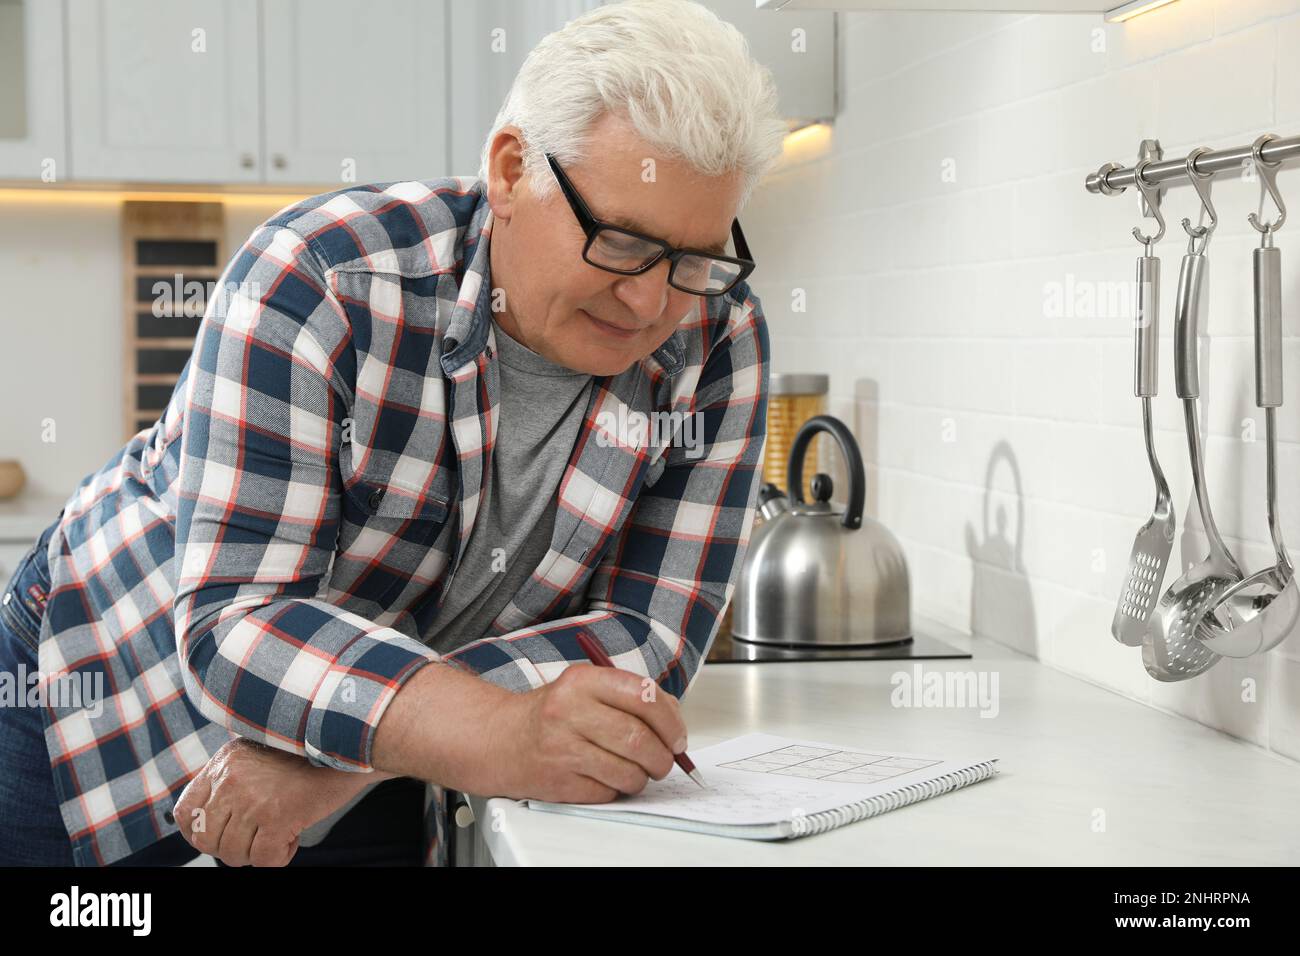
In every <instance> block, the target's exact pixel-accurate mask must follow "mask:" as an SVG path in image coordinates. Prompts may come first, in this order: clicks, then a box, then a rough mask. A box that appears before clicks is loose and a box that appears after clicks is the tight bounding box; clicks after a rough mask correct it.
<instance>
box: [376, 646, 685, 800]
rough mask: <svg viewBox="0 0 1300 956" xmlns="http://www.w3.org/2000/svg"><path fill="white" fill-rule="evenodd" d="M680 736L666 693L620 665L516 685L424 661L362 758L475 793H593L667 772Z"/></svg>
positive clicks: (607, 796) (634, 786)
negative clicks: (369, 753) (368, 753)
mask: <svg viewBox="0 0 1300 956" xmlns="http://www.w3.org/2000/svg"><path fill="white" fill-rule="evenodd" d="M685 746H686V725H685V724H684V723H683V722H682V716H681V712H680V710H679V708H678V703H677V698H676V697H674V696H673V695H672V694H670V693H668V692H667V691H664V690H663V689H662V688H660V687H659V686H658V685H657V684H656V683H655V682H654V681H652V680H650V679H649V678H647V677H641V676H639V675H637V674H633V673H631V672H630V671H625V670H619V669H617V668H613V667H596V666H595V665H592V664H586V663H582V664H573V665H571V666H569V667H567V668H565V670H563V671H562V672H561V673H560V675H559V677H557V678H556V679H555V680H553V681H551V682H550V683H549V684H546V685H544V686H542V687H538V688H536V689H534V690H530V691H522V692H515V691H509V690H506V689H505V688H502V687H497V686H496V685H494V684H491V683H489V682H488V681H485V680H483V679H482V678H481V677H478V676H477V675H474V674H470V673H466V672H464V671H461V670H459V669H457V668H455V667H451V666H448V665H446V664H442V663H435V664H430V665H428V666H426V667H423V668H421V670H420V671H419V672H418V673H416V674H415V675H414V676H412V677H411V679H410V680H409V681H408V682H407V683H406V685H405V686H404V687H403V688H402V689H401V690H400V691H398V693H397V696H396V697H394V698H393V700H392V703H390V704H389V707H388V710H387V711H386V712H385V713H384V716H383V719H381V720H380V722H379V729H378V731H377V732H376V734H375V741H374V753H373V765H374V766H375V767H376V768H377V769H379V770H383V771H386V772H389V773H392V774H395V775H397V776H404V777H415V778H417V779H420V780H431V781H434V782H436V783H439V784H442V785H443V786H445V787H449V788H451V789H453V790H460V791H462V792H465V793H474V794H479V795H481V796H486V797H491V796H506V797H511V798H513V799H517V800H522V799H526V798H533V799H536V800H548V801H552V802H559V803H603V802H607V801H609V800H613V799H614V798H615V797H616V796H618V794H620V793H639V792H640V791H641V790H642V789H643V788H644V787H645V785H646V783H647V782H648V781H649V779H650V778H651V777H653V778H654V779H656V780H661V779H663V778H664V777H666V776H667V775H668V774H669V773H670V772H671V771H672V768H673V754H674V753H676V752H679V751H681V750H683V749H685Z"/></svg>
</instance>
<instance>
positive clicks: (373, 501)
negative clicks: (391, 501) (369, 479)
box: [366, 488, 384, 512]
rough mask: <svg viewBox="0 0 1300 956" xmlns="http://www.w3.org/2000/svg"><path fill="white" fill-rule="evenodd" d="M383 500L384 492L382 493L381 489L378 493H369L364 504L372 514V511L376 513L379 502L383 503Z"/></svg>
mask: <svg viewBox="0 0 1300 956" xmlns="http://www.w3.org/2000/svg"><path fill="white" fill-rule="evenodd" d="M383 500H384V492H383V489H382V488H381V489H380V490H378V491H372V492H371V493H370V497H369V498H368V499H366V504H368V505H370V510H371V511H372V512H373V511H378V510H379V503H380V502H381V501H383Z"/></svg>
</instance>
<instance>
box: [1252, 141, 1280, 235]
mask: <svg viewBox="0 0 1300 956" xmlns="http://www.w3.org/2000/svg"><path fill="white" fill-rule="evenodd" d="M1275 139H1277V137H1276V136H1274V135H1273V134H1272V133H1265V134H1264V135H1263V136H1261V137H1260V138H1259V139H1257V140H1255V142H1254V144H1253V145H1252V146H1251V147H1250V155H1251V156H1252V157H1253V158H1254V160H1255V170H1256V171H1257V172H1258V173H1259V179H1260V182H1261V183H1263V184H1264V189H1265V190H1266V191H1267V192H1268V194H1269V196H1270V197H1271V198H1272V200H1273V204H1274V205H1275V206H1277V213H1278V215H1277V220H1276V221H1275V222H1261V221H1260V218H1259V216H1257V215H1256V214H1255V213H1253V212H1252V213H1251V214H1250V215H1249V216H1247V217H1246V218H1247V219H1249V220H1250V224H1251V225H1252V226H1254V227H1255V229H1256V231H1258V232H1260V233H1263V235H1264V237H1265V239H1267V238H1268V236H1269V234H1270V233H1274V232H1276V231H1277V230H1279V229H1281V228H1282V223H1284V222H1286V203H1284V202H1283V201H1282V193H1281V192H1279V191H1278V188H1277V170H1278V167H1279V166H1281V165H1282V164H1281V163H1280V162H1279V163H1266V162H1264V147H1265V146H1267V145H1268V144H1269V143H1270V142H1272V141H1273V140H1275ZM1260 204H1261V206H1262V205H1263V196H1262V195H1261V197H1260Z"/></svg>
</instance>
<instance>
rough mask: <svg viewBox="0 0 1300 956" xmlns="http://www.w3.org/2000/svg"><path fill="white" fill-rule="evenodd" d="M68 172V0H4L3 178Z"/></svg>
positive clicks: (0, 15)
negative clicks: (65, 8)
mask: <svg viewBox="0 0 1300 956" xmlns="http://www.w3.org/2000/svg"><path fill="white" fill-rule="evenodd" d="M67 175H68V169H67V163H66V153H65V146H64V141H63V5H62V4H59V3H50V2H48V0H0V179H29V180H39V181H44V182H57V181H60V180H63V179H65V178H66V177H67Z"/></svg>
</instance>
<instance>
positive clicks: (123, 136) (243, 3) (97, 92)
mask: <svg viewBox="0 0 1300 956" xmlns="http://www.w3.org/2000/svg"><path fill="white" fill-rule="evenodd" d="M42 5H43V4H42ZM67 10H68V23H67V37H68V113H69V116H68V119H69V130H70V134H69V135H70V138H71V144H70V145H71V163H72V174H73V175H74V176H75V177H76V178H78V179H93V180H110V181H111V180H122V181H156V182H235V183H241V182H257V181H259V180H260V179H261V178H262V170H261V168H260V166H261V143H260V131H259V127H260V125H261V123H260V112H259V110H260V107H259V97H258V71H259V64H260V59H261V58H260V54H259V40H258V37H259V31H258V6H257V0H129V2H127V0H69V3H68V8H67Z"/></svg>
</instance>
